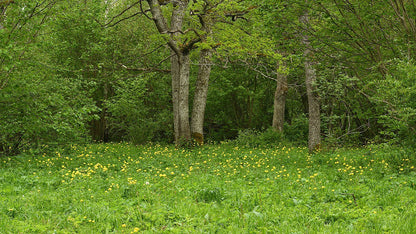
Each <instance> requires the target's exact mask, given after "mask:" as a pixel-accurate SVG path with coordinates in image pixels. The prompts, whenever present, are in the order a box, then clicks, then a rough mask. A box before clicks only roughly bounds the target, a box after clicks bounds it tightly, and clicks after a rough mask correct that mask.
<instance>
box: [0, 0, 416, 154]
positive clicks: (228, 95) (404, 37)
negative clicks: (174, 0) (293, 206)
mask: <svg viewBox="0 0 416 234" xmlns="http://www.w3.org/2000/svg"><path fill="white" fill-rule="evenodd" d="M160 2H161V7H162V10H163V13H164V14H165V15H169V14H170V13H171V12H172V10H174V7H173V5H172V4H170V2H169V1H160ZM208 3H209V4H210V5H204V4H208ZM0 7H1V11H0V13H1V15H0V26H1V27H0V57H1V58H0V82H1V83H0V111H1V115H0V152H1V154H18V153H19V152H21V151H22V150H24V149H29V148H38V147H41V146H42V145H44V144H48V145H59V146H62V145H65V144H66V143H68V142H85V141H89V140H91V139H92V140H95V141H131V142H134V143H145V142H148V141H158V142H167V143H171V142H173V139H174V137H173V136H174V129H173V120H172V119H173V115H172V98H171V95H172V88H171V87H170V85H171V81H170V77H169V73H170V62H169V61H170V57H171V56H172V55H171V51H169V49H168V47H167V46H166V42H167V40H168V38H169V36H168V35H166V34H161V33H159V32H158V31H157V28H156V27H155V25H154V23H153V22H152V20H150V18H151V17H150V13H149V11H147V10H146V9H148V5H147V1H130V0H124V1H121V0H119V1H110V0H109V1H100V0H88V1H71V2H70V3H69V2H66V1H0ZM208 9H209V11H208ZM205 11H207V12H208V13H209V14H210V15H209V17H210V18H209V19H207V18H204V19H202V18H201V17H202V15H201V12H205ZM306 11H307V12H309V16H310V19H311V20H310V25H307V27H308V30H309V29H310V30H309V31H305V27H306V26H305V25H304V24H302V23H300V21H299V17H300V16H302V14H304V12H306ZM207 12H205V13H207ZM185 13H186V14H185V16H184V19H183V20H184V22H185V23H184V26H183V27H184V28H186V31H183V32H181V33H182V34H181V35H179V36H178V37H180V40H178V41H181V43H182V42H183V44H182V45H180V46H182V47H186V46H187V43H191V42H192V43H194V42H196V43H195V46H194V47H192V50H191V51H190V52H189V53H190V59H191V61H190V63H191V67H190V69H191V73H190V74H191V76H190V80H191V91H192V92H191V93H193V90H194V89H196V86H194V85H193V84H194V83H196V80H197V76H198V67H199V65H200V64H198V56H199V53H200V52H201V50H204V49H205V50H212V51H213V54H214V55H213V58H212V61H211V63H212V64H211V65H212V71H211V74H210V82H209V90H208V97H207V100H206V112H205V121H204V132H205V135H206V136H205V137H206V139H208V141H222V140H228V139H235V138H240V139H241V138H244V136H247V135H248V134H247V133H249V132H251V133H255V134H252V136H253V137H255V136H257V135H258V134H260V133H259V132H263V131H266V133H265V135H267V134H268V133H267V131H268V130H267V129H269V128H270V126H271V122H272V116H273V96H274V90H275V87H276V81H275V77H276V75H277V74H278V73H285V74H287V79H288V84H287V87H288V89H287V93H286V97H285V98H286V108H285V125H284V132H283V133H282V134H281V135H279V136H280V137H277V138H276V141H279V140H278V139H281V140H282V141H291V142H296V143H299V144H305V142H307V133H308V108H307V107H308V100H307V95H306V88H305V79H304V78H303V77H304V76H305V71H304V67H303V65H302V64H303V59H304V58H303V51H304V49H305V45H303V44H302V43H301V36H300V34H301V33H303V34H304V33H305V32H307V33H308V35H304V36H308V38H309V39H310V42H311V48H313V60H314V61H313V62H314V66H315V69H316V73H317V84H316V86H317V92H318V93H319V98H320V103H321V121H322V126H321V129H322V132H321V134H322V136H323V140H324V141H323V144H328V145H332V146H339V145H362V144H367V143H368V142H379V143H381V142H391V143H396V144H397V143H398V144H408V145H413V144H414V142H415V137H414V136H415V135H416V122H415V115H416V104H415V100H416V98H415V97H416V96H415V95H416V94H415V89H416V87H415V84H416V82H415V78H414V74H415V67H416V64H415V58H414V56H415V51H416V50H415V41H414V40H415V38H416V37H415V35H416V32H415V28H414V22H413V21H412V18H414V17H413V16H414V15H416V9H415V8H414V5H412V4H411V3H408V2H403V1H378V2H374V1H370V0H368V1H344V0H336V1H301V0H297V1H291V3H286V1H252V2H238V3H237V2H235V1H215V0H212V1H204V3H203V2H201V1H191V2H190V4H189V5H188V9H187V11H186V12H185ZM208 13H207V14H208ZM198 17H199V18H198ZM202 20H208V21H202ZM201 22H202V23H201ZM204 22H205V25H206V24H208V23H211V24H212V28H210V30H211V31H204V30H206V28H204V27H203V26H204ZM167 23H170V22H167ZM195 36H200V38H202V39H198V38H197V39H198V40H195ZM193 40H195V41H193ZM282 61H284V63H282ZM276 64H285V67H283V68H282V66H280V68H279V66H276ZM192 98H193V97H192V96H191V97H190V99H191V100H192ZM190 106H192V102H190ZM276 143H278V142H276Z"/></svg>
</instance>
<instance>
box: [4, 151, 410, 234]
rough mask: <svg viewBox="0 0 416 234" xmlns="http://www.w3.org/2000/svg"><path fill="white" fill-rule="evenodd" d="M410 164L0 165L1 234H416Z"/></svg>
mask: <svg viewBox="0 0 416 234" xmlns="http://www.w3.org/2000/svg"><path fill="white" fill-rule="evenodd" d="M415 203H416V170H415V156H414V154H412V153H411V152H406V151H405V150H403V149H399V148H391V147H390V148H383V147H367V148H361V149H340V150H336V151H334V152H318V153H316V154H313V155H311V154H308V153H307V149H305V148H295V147H284V146H282V147H278V148H272V147H269V148H239V147H238V146H235V145H230V144H223V145H211V146H204V147H201V148H194V149H191V150H183V149H176V148H174V147H171V146H160V145H147V146H132V145H129V144H98V145H89V146H87V147H80V146H73V147H72V150H71V152H69V153H65V154H64V153H63V152H55V153H53V154H51V155H21V156H18V157H13V158H1V161H0V233H74V232H78V233H108V232H118V233H135V232H140V233H160V232H162V233H163V232H166V233H168V232H174V233H206V232H208V233H210V232H212V233H214V232H219V233H224V232H225V233H316V232H318V233H320V232H327V233H355V232H365V233H367V232H372V233H382V232H391V233H413V231H414V230H415V228H416V219H415V217H416V205H415Z"/></svg>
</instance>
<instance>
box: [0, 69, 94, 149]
mask: <svg viewBox="0 0 416 234" xmlns="http://www.w3.org/2000/svg"><path fill="white" fill-rule="evenodd" d="M14 78H15V79H11V80H9V83H8V85H7V86H6V87H5V88H4V89H3V90H2V92H1V93H0V109H1V110H2V111H1V115H0V154H6V155H15V154H19V153H20V152H22V150H25V149H29V148H39V147H41V146H42V145H49V146H60V147H61V146H62V145H66V144H68V142H71V143H81V142H85V141H86V140H87V139H88V137H87V127H86V123H87V122H88V121H89V120H91V118H92V117H91V115H90V113H91V112H92V111H94V110H96V107H95V106H94V105H93V104H92V101H91V100H90V99H88V98H87V97H86V95H85V94H84V93H83V92H82V91H80V87H79V86H80V84H79V83H76V82H74V81H72V80H68V79H58V78H52V79H51V78H43V77H37V76H36V75H35V74H33V76H30V77H29V76H21V75H19V74H17V75H16V77H14Z"/></svg>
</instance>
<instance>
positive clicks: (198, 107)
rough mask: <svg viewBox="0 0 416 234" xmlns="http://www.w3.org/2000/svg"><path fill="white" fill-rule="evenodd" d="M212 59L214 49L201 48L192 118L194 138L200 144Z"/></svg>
mask: <svg viewBox="0 0 416 234" xmlns="http://www.w3.org/2000/svg"><path fill="white" fill-rule="evenodd" d="M211 59H212V49H203V50H201V52H200V54H199V71H198V77H197V81H196V87H195V95H194V102H193V107H192V118H191V129H192V138H193V139H194V140H195V141H196V142H197V143H198V144H200V145H202V144H203V143H204V130H203V129H204V115H205V106H206V102H207V93H208V82H209V76H210V73H211Z"/></svg>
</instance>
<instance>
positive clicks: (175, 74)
mask: <svg viewBox="0 0 416 234" xmlns="http://www.w3.org/2000/svg"><path fill="white" fill-rule="evenodd" d="M147 2H148V5H149V8H150V12H151V14H152V19H153V21H154V22H155V25H156V27H157V29H158V31H159V33H160V34H162V35H167V36H166V37H165V38H166V40H167V44H168V46H169V48H170V50H171V56H172V57H171V74H172V102H173V113H174V114H173V116H174V132H175V142H176V144H178V145H180V144H181V143H182V142H185V143H186V142H189V141H190V140H191V138H192V137H193V138H194V139H195V140H196V141H197V142H198V143H200V144H201V143H203V122H204V114H205V106H206V98H207V90H208V83H209V74H210V71H211V58H212V54H213V47H215V45H213V44H212V43H210V42H209V41H210V40H211V41H212V38H211V35H212V33H213V28H214V27H215V25H216V24H218V23H225V24H231V25H232V23H230V22H229V21H227V20H226V18H227V17H229V18H231V20H232V21H235V20H236V19H237V18H239V17H242V16H243V15H244V14H246V13H247V12H248V10H240V9H239V7H240V8H241V6H239V5H238V3H235V2H233V1H203V2H199V1H193V3H192V6H189V4H190V1H188V0H181V1H167V2H162V1H157V0H148V1H147ZM168 3H172V7H173V10H172V12H171V16H170V20H169V21H170V25H168V23H167V22H168V20H167V19H166V18H165V16H164V15H163V11H162V7H161V6H162V5H166V4H168ZM236 5H237V6H236ZM243 9H244V8H243ZM192 16H196V17H197V18H198V20H197V21H195V20H194V19H193V18H192ZM193 24H196V25H193ZM184 28H186V29H184ZM197 47H201V50H200V52H199V53H200V54H199V57H200V59H199V73H198V77H197V81H196V89H195V95H194V103H193V110H192V116H191V123H190V122H189V119H190V118H189V103H188V102H189V85H190V84H189V72H190V53H191V51H193V50H194V49H195V48H197Z"/></svg>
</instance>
